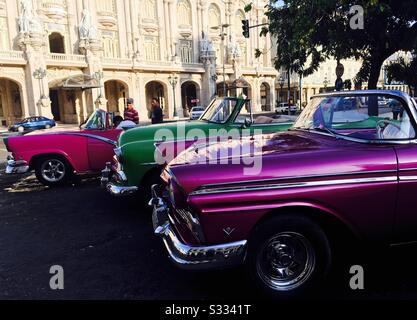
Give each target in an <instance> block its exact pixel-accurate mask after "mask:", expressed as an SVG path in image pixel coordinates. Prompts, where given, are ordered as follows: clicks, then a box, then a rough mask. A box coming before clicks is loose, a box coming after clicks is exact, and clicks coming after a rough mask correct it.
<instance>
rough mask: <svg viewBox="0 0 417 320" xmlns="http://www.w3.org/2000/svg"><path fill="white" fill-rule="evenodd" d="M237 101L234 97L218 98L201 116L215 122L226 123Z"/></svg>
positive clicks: (202, 118)
mask: <svg viewBox="0 0 417 320" xmlns="http://www.w3.org/2000/svg"><path fill="white" fill-rule="evenodd" d="M236 103H237V101H236V100H232V99H223V98H218V99H215V100H213V102H212V103H211V105H210V106H209V107H208V108H207V110H206V112H205V113H204V114H203V116H202V117H201V118H200V120H205V121H209V122H215V123H225V122H226V121H227V120H228V119H229V118H230V116H231V115H232V113H233V110H234V108H235V106H236Z"/></svg>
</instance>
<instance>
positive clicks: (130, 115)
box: [124, 98, 139, 124]
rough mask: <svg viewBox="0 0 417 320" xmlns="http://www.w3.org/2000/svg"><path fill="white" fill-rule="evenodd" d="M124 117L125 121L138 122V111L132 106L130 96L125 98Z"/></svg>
mask: <svg viewBox="0 0 417 320" xmlns="http://www.w3.org/2000/svg"><path fill="white" fill-rule="evenodd" d="M124 117H125V120H127V121H132V122H134V123H135V124H139V113H138V112H137V110H136V109H135V107H134V100H133V99H132V98H129V99H127V108H126V110H125V113H124Z"/></svg>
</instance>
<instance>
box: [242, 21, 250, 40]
mask: <svg viewBox="0 0 417 320" xmlns="http://www.w3.org/2000/svg"><path fill="white" fill-rule="evenodd" d="M242 30H243V36H244V37H245V38H249V36H250V33H249V20H242Z"/></svg>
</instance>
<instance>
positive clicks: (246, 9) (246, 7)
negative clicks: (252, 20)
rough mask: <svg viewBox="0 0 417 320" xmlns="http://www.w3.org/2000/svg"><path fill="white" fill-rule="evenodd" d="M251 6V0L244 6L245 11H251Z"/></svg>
mask: <svg viewBox="0 0 417 320" xmlns="http://www.w3.org/2000/svg"><path fill="white" fill-rule="evenodd" d="M252 7H253V3H252V2H251V3H249V4H247V5H246V6H245V8H244V10H245V12H246V13H248V12H249V11H251V10H252Z"/></svg>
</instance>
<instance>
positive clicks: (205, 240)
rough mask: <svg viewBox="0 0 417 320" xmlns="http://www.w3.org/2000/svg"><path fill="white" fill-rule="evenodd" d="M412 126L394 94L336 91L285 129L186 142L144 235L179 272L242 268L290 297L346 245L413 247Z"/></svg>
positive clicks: (416, 190)
mask: <svg viewBox="0 0 417 320" xmlns="http://www.w3.org/2000/svg"><path fill="white" fill-rule="evenodd" d="M381 101H383V103H381ZM416 119H417V112H416V103H415V102H414V101H413V100H412V99H411V98H410V97H409V96H408V95H406V94H404V93H402V92H397V91H351V92H338V93H330V94H324V95H319V96H316V97H314V98H313V99H312V100H311V101H310V103H309V104H308V106H307V107H306V108H305V110H304V111H303V112H302V114H301V115H300V117H299V118H298V120H297V121H296V123H295V124H294V126H293V128H292V129H290V130H289V131H288V132H281V133H277V134H274V135H270V136H253V137H243V138H241V139H240V140H238V141H236V140H228V141H223V142H221V143H214V144H213V143H212V144H207V145H195V146H193V147H191V148H190V149H188V150H186V151H184V152H183V153H182V154H181V155H180V156H179V157H178V158H177V159H176V160H174V161H173V162H172V163H170V164H169V165H168V166H167V167H166V169H165V171H164V174H163V180H164V181H165V184H164V185H162V186H153V200H152V201H151V204H152V205H153V206H154V214H153V221H154V227H155V233H156V234H158V235H159V236H161V237H162V239H163V242H164V244H165V247H166V249H167V251H168V254H169V257H170V258H171V260H172V261H173V262H174V263H175V264H176V265H177V266H179V267H181V268H186V269H213V268H226V267H231V266H236V265H244V266H245V267H246V268H247V269H248V274H250V275H251V277H252V279H254V280H255V282H256V283H257V284H258V285H259V286H260V287H261V288H262V289H264V290H265V291H266V292H268V293H271V294H273V295H277V296H288V295H295V294H299V293H301V292H302V291H304V290H306V289H310V288H312V287H314V286H315V285H317V284H319V283H320V282H321V281H323V280H324V278H325V276H326V274H327V272H328V271H329V270H330V267H331V265H332V262H333V261H334V257H335V255H344V254H345V252H347V251H340V250H342V249H341V248H345V249H344V250H349V249H350V250H351V249H352V246H351V245H352V243H353V241H352V240H354V239H357V240H361V241H365V242H367V243H368V244H371V245H374V244H375V245H376V244H377V243H378V244H397V243H404V242H409V241H415V240H417V209H416V208H417V197H416V194H417V139H416V129H417V127H416ZM239 149H240V150H241V151H242V152H241V153H240V155H239V154H237V153H236V150H239ZM249 158H251V159H252V161H251V162H250V161H246V160H248V159H249ZM216 159H217V160H216ZM247 163H252V164H255V163H257V164H258V166H260V167H259V168H258V170H255V168H254V167H253V168H249V167H248V165H247ZM249 169H251V170H249ZM339 245H344V246H339Z"/></svg>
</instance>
